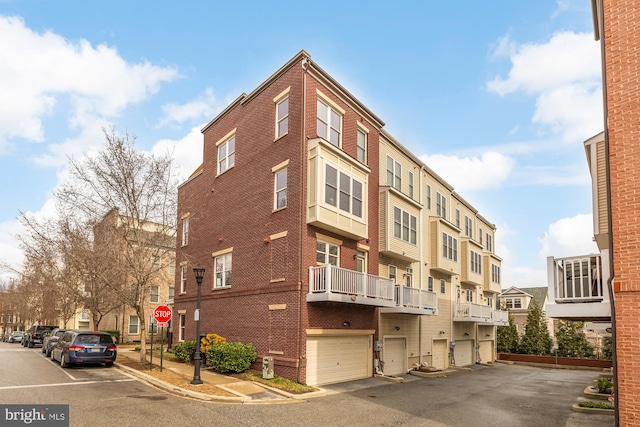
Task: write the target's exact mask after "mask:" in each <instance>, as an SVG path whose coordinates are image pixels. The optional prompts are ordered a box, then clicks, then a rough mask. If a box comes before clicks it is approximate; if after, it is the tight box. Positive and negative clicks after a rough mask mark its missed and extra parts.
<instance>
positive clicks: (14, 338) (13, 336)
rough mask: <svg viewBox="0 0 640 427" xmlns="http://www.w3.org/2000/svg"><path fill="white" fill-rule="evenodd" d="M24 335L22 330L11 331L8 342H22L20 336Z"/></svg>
mask: <svg viewBox="0 0 640 427" xmlns="http://www.w3.org/2000/svg"><path fill="white" fill-rule="evenodd" d="M23 337H24V332H23V331H13V332H11V335H9V343H10V344H13V343H15V342H22V338H23Z"/></svg>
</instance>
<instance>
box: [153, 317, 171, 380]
mask: <svg viewBox="0 0 640 427" xmlns="http://www.w3.org/2000/svg"><path fill="white" fill-rule="evenodd" d="M153 318H154V319H156V322H158V326H160V327H161V328H162V329H161V330H160V372H162V347H164V342H163V338H164V328H165V327H167V326H169V320H171V309H170V308H169V307H167V306H166V305H159V306H157V307H156V308H155V310H153Z"/></svg>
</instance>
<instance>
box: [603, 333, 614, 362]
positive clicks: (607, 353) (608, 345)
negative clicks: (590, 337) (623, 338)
mask: <svg viewBox="0 0 640 427" xmlns="http://www.w3.org/2000/svg"><path fill="white" fill-rule="evenodd" d="M602 357H604V358H605V359H607V360H612V359H613V340H612V339H611V337H604V338H602Z"/></svg>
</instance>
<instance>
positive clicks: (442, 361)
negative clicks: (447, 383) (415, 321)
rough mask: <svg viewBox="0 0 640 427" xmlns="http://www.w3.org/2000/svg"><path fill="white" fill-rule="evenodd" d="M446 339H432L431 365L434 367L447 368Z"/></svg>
mask: <svg viewBox="0 0 640 427" xmlns="http://www.w3.org/2000/svg"><path fill="white" fill-rule="evenodd" d="M448 354H449V352H448V351H447V340H433V348H432V349H431V366H432V367H434V368H436V369H446V368H447V356H448Z"/></svg>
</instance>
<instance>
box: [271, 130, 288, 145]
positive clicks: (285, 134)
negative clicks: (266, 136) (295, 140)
mask: <svg viewBox="0 0 640 427" xmlns="http://www.w3.org/2000/svg"><path fill="white" fill-rule="evenodd" d="M287 135H289V132H285V133H283V134H282V135H280V136H279V137H277V138H276V139H274V140H273V142H274V143H276V142H278V141H280V140H281V139H282V138H284V137H285V136H287Z"/></svg>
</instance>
